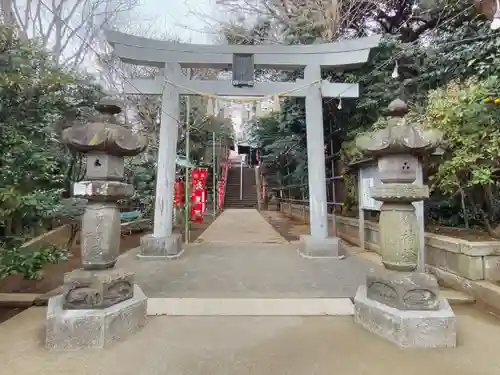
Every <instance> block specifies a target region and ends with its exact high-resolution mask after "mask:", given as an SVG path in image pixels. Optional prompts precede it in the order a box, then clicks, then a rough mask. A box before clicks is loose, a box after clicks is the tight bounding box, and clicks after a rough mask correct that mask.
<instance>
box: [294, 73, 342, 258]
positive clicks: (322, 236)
mask: <svg viewBox="0 0 500 375" xmlns="http://www.w3.org/2000/svg"><path fill="white" fill-rule="evenodd" d="M304 79H305V80H306V81H310V82H315V81H316V82H318V84H312V85H310V86H309V87H308V89H307V93H306V132H307V171H308V180H309V226H310V231H311V232H310V234H309V235H301V236H300V242H299V253H300V255H301V256H302V257H304V258H341V257H342V255H341V254H340V239H339V238H338V237H329V236H328V211H327V199H326V197H327V195H326V184H325V142H324V135H323V96H322V93H321V84H320V83H319V82H320V81H321V67H320V66H319V65H315V64H309V65H307V66H306V67H305V69H304ZM333 215H334V214H333ZM333 220H334V221H335V216H334V217H333Z"/></svg>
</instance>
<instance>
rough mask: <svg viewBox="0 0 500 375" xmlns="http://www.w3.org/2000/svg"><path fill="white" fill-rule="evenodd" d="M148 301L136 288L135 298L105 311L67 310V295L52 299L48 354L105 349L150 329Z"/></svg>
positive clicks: (48, 327) (50, 302)
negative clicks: (141, 330) (147, 328)
mask: <svg viewBox="0 0 500 375" xmlns="http://www.w3.org/2000/svg"><path fill="white" fill-rule="evenodd" d="M147 301H148V299H147V297H146V296H145V295H144V293H143V291H142V290H141V288H139V286H138V285H134V291H133V297H132V298H129V299H127V300H125V301H122V302H119V303H117V304H115V305H112V306H110V307H107V308H105V309H95V308H93V309H84V310H68V309H65V306H64V304H65V300H64V296H63V295H59V296H55V297H52V298H50V299H49V304H48V307H47V327H46V330H47V331H46V332H47V337H46V344H45V346H46V348H47V349H48V350H77V349H89V348H93V349H101V348H105V347H107V346H109V345H111V344H113V343H114V342H116V341H119V340H123V339H125V338H126V337H128V336H130V335H132V334H134V333H136V332H137V331H139V330H140V329H141V328H142V327H144V326H145V325H146V320H147V318H146V310H147Z"/></svg>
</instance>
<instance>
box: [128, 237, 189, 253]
mask: <svg viewBox="0 0 500 375" xmlns="http://www.w3.org/2000/svg"><path fill="white" fill-rule="evenodd" d="M183 252H184V250H183V249H182V235H181V234H180V233H172V234H171V235H170V236H168V237H154V236H153V235H152V234H148V235H146V236H144V237H141V253H140V254H138V255H137V257H138V258H139V259H177V258H179V257H180V256H181V255H182V253H183Z"/></svg>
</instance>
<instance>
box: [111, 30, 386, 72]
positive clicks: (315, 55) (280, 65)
mask: <svg viewBox="0 0 500 375" xmlns="http://www.w3.org/2000/svg"><path fill="white" fill-rule="evenodd" d="M106 38H107V40H108V43H109V44H111V45H112V46H113V48H114V50H115V54H116V55H117V56H118V57H119V58H120V59H121V60H122V61H123V62H126V63H130V64H135V65H146V66H156V67H159V68H163V67H164V66H165V63H169V62H175V63H180V64H181V66H183V67H193V68H194V67H206V68H229V67H230V66H231V64H232V62H233V55H234V54H235V53H236V54H237V53H249V54H253V55H254V64H255V66H257V67H260V68H274V69H293V68H300V67H305V66H307V65H309V64H314V65H320V66H321V67H325V68H331V69H339V70H341V69H346V68H357V67H359V66H361V65H362V64H364V63H366V61H367V60H368V56H369V54H370V50H371V49H372V48H374V47H376V46H377V45H378V43H379V41H380V36H379V35H373V36H369V37H365V38H358V39H349V40H342V41H339V42H335V43H325V44H312V45H294V46H283V45H278V44H273V45H257V46H255V45H252V46H242V45H205V44H188V43H173V42H166V41H161V40H157V39H149V38H142V37H138V36H134V35H129V34H124V33H121V32H117V31H106Z"/></svg>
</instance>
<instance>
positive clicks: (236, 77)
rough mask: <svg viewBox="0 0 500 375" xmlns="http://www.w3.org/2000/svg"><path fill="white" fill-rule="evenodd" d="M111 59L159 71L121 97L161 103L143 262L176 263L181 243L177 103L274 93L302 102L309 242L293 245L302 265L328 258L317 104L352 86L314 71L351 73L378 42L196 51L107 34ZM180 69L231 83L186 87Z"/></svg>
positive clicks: (332, 253) (351, 92) (333, 248)
mask: <svg viewBox="0 0 500 375" xmlns="http://www.w3.org/2000/svg"><path fill="white" fill-rule="evenodd" d="M107 40H108V42H109V44H110V45H111V46H113V48H114V52H115V54H116V55H117V56H118V57H119V58H120V59H121V60H122V61H123V62H125V63H130V64H135V65H144V66H154V67H158V68H161V69H163V72H164V76H161V77H156V78H155V79H138V80H132V81H130V82H128V83H127V84H126V90H125V91H126V93H127V94H147V95H155V94H156V95H162V114H161V125H160V137H159V152H158V163H157V182H156V197H155V215H154V230H153V234H152V235H149V236H145V237H143V238H142V239H141V256H143V257H166V258H170V257H177V256H179V254H180V252H181V247H182V245H181V244H182V241H181V238H180V236H179V235H176V234H173V233H172V209H173V193H172V192H173V187H174V179H175V157H176V152H177V150H176V148H177V137H178V130H177V126H178V123H179V118H180V108H179V96H180V95H197V93H200V92H201V93H212V94H215V95H219V96H252V97H259V96H262V97H266V96H272V95H274V94H276V93H283V92H286V94H283V95H284V96H295V97H305V98H306V124H307V125H306V126H307V128H306V130H307V161H308V171H309V172H308V173H309V202H310V203H309V205H310V206H309V210H310V228H311V234H310V236H303V237H302V238H301V241H300V242H301V245H300V250H301V253H302V254H303V255H305V256H306V257H325V256H326V257H336V256H338V251H339V240H338V238H335V237H333V238H332V237H330V238H329V237H328V216H327V198H326V184H325V154H324V135H323V108H322V97H326V98H338V99H341V98H357V97H358V96H359V86H358V84H351V83H350V84H346V83H330V82H328V81H322V80H321V69H322V68H326V69H330V70H332V69H335V70H345V69H353V68H358V67H360V66H361V65H363V64H364V63H366V61H367V60H368V57H369V53H370V50H371V48H373V47H376V46H377V45H378V43H379V40H380V37H379V36H377V35H376V36H370V37H366V38H360V39H352V40H344V41H340V42H336V43H327V44H315V45H305V46H304V45H300V46H282V45H261V46H242V45H196V44H183V43H171V42H165V41H160V40H154V39H148V38H141V37H137V36H133V35H127V34H123V33H120V32H116V31H108V32H107ZM256 67H258V68H273V69H281V70H291V69H297V68H299V69H304V79H303V80H297V81H296V82H255V80H254V69H255V68H256ZM181 68H215V69H232V70H233V81H222V80H221V81H218V80H189V79H188V77H186V76H185V75H183V74H182V71H181Z"/></svg>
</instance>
